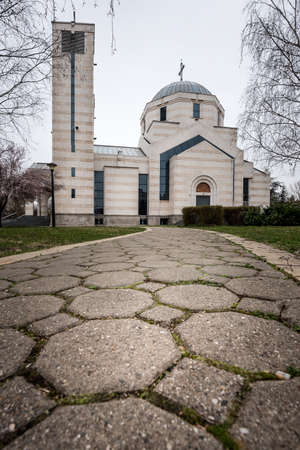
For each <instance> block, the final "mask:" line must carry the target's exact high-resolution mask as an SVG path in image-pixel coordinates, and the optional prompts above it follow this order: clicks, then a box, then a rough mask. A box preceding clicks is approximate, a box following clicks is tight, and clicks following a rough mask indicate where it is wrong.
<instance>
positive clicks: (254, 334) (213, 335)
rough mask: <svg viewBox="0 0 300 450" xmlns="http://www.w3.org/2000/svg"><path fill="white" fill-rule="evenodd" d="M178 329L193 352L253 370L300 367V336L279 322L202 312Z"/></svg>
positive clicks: (236, 314)
mask: <svg viewBox="0 0 300 450" xmlns="http://www.w3.org/2000/svg"><path fill="white" fill-rule="evenodd" d="M175 331H177V332H178V333H179V335H180V336H181V338H182V339H183V340H184V341H185V342H186V344H187V346H188V348H189V349H190V350H191V351H192V352H193V353H195V354H198V355H201V356H205V357H207V358H210V359H213V360H219V361H222V362H225V363H227V364H231V365H235V366H239V367H241V368H243V369H246V370H249V371H264V370H266V371H269V372H276V371H277V370H282V371H286V370H287V368H288V367H289V366H295V367H300V353H299V346H300V335H298V334H296V333H295V332H293V331H291V330H290V329H289V328H287V327H285V326H284V325H282V324H281V323H279V322H277V321H273V320H265V319H261V318H258V317H254V316H250V315H244V314H240V313H236V312H223V313H200V314H195V315H194V316H192V317H191V318H190V319H188V320H186V321H185V322H184V323H182V324H180V325H179V326H178V327H177V328H176V330H175Z"/></svg>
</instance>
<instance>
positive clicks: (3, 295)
mask: <svg viewBox="0 0 300 450" xmlns="http://www.w3.org/2000/svg"><path fill="white" fill-rule="evenodd" d="M12 295H13V294H12V293H11V292H8V291H0V300H2V299H3V298H8V297H11V296H12Z"/></svg>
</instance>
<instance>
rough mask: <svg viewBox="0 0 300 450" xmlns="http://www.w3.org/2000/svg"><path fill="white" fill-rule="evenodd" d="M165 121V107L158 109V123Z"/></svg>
mask: <svg viewBox="0 0 300 450" xmlns="http://www.w3.org/2000/svg"><path fill="white" fill-rule="evenodd" d="M166 120H167V107H166V106H162V107H161V108H160V121H161V122H165V121H166Z"/></svg>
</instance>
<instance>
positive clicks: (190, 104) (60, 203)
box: [52, 22, 270, 225]
mask: <svg viewBox="0 0 300 450" xmlns="http://www.w3.org/2000/svg"><path fill="white" fill-rule="evenodd" d="M94 31H95V27H94V25H93V24H81V23H74V22H71V23H66V22H54V23H53V36H54V42H57V43H58V45H57V51H56V55H55V57H54V58H53V97H52V98H53V100H52V102H53V131H52V132H53V161H54V162H55V163H56V164H57V168H56V170H55V176H56V180H57V182H58V183H59V184H63V185H64V187H63V189H60V190H59V191H57V193H56V214H57V216H56V223H57V225H93V224H95V223H96V224H100V223H103V224H105V225H125V224H126V225H137V224H140V223H148V224H149V225H159V224H164V223H176V222H178V221H179V220H180V219H181V214H182V208H183V207H184V206H192V205H223V206H238V205H243V204H244V205H267V204H269V183H270V178H269V175H268V174H266V173H264V172H261V171H260V170H257V169H255V168H254V167H253V164H252V163H251V162H249V161H245V160H244V156H243V151H242V150H240V149H239V148H238V147H237V129H236V128H228V127H225V126H224V109H223V106H222V105H221V103H220V102H219V100H218V99H217V97H216V96H215V95H214V94H212V93H211V92H210V91H208V90H207V89H206V88H205V87H203V86H201V85H200V84H198V83H196V82H190V81H182V71H183V66H181V71H180V76H181V80H180V81H177V82H175V83H171V84H169V85H168V86H166V87H164V88H162V89H161V90H160V91H159V92H158V93H157V94H156V95H155V96H154V97H153V99H152V100H151V101H150V102H148V103H147V104H146V106H145V109H144V111H143V113H142V116H141V121H140V125H141V137H140V140H139V145H138V147H125V146H124V147H116V146H108V145H94V90H93V84H94V77H93V68H94V66H93V64H94ZM107 88H108V89H109V86H108V87H107ZM132 94H133V95H134V92H133V93H132Z"/></svg>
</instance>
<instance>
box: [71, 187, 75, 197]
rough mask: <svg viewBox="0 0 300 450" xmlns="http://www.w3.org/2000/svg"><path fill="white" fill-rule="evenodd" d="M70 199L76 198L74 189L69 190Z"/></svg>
mask: <svg viewBox="0 0 300 450" xmlns="http://www.w3.org/2000/svg"><path fill="white" fill-rule="evenodd" d="M71 198H76V189H74V188H72V189H71Z"/></svg>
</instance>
